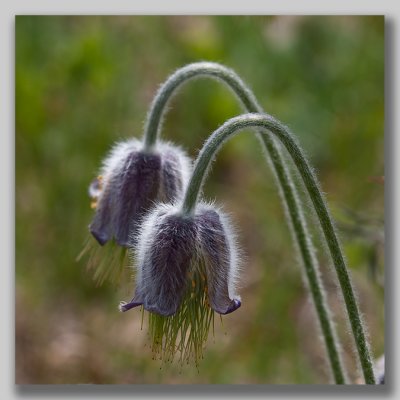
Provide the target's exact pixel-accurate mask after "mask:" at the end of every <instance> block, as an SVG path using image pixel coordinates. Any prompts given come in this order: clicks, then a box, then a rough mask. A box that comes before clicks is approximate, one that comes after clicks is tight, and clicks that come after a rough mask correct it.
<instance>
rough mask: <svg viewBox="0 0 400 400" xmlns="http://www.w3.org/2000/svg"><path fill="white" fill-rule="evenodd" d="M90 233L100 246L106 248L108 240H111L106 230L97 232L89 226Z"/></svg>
mask: <svg viewBox="0 0 400 400" xmlns="http://www.w3.org/2000/svg"><path fill="white" fill-rule="evenodd" d="M89 231H90V233H91V234H92V235H93V237H94V238H95V239H96V240H97V242H98V243H99V244H100V246H104V245H105V244H106V243H107V242H108V240H109V238H110V237H109V235H108V234H107V232H106V230H100V229H99V230H96V229H95V227H93V225H89Z"/></svg>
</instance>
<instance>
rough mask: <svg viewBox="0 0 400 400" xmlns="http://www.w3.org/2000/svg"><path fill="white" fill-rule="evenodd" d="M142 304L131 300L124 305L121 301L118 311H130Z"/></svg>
mask: <svg viewBox="0 0 400 400" xmlns="http://www.w3.org/2000/svg"><path fill="white" fill-rule="evenodd" d="M142 304H143V303H142V302H138V301H134V300H131V301H130V302H129V303H126V302H125V301H121V302H120V303H119V306H118V309H119V311H121V312H125V311H129V310H131V309H132V308H135V307H138V306H141V305H142Z"/></svg>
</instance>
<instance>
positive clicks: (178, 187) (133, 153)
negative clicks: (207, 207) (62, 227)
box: [89, 139, 190, 247]
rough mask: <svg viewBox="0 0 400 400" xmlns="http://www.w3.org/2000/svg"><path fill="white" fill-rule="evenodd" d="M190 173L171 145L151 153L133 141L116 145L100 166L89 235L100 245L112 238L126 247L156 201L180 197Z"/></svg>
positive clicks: (184, 159)
mask: <svg viewBox="0 0 400 400" xmlns="http://www.w3.org/2000/svg"><path fill="white" fill-rule="evenodd" d="M189 170H190V161H189V159H188V157H187V156H186V155H185V153H184V152H183V151H182V150H180V149H179V148H178V147H176V146H173V145H171V144H168V143H162V142H160V143H159V144H158V145H157V148H156V149H155V150H154V151H153V152H151V153H148V152H145V151H144V150H143V149H142V144H141V142H139V141H138V140H136V139H131V140H128V141H126V142H122V143H119V144H117V145H116V146H115V147H114V148H113V150H112V151H111V153H110V155H109V156H108V157H107V158H106V160H105V161H104V163H103V168H102V171H101V176H102V190H101V192H100V194H98V200H97V207H96V212H95V216H94V218H93V221H92V223H91V224H90V227H89V229H90V232H91V233H92V235H93V236H94V237H95V238H96V240H97V241H98V242H99V243H100V244H101V245H104V244H105V243H106V242H107V241H108V240H110V239H112V238H115V240H116V242H117V244H119V245H120V246H124V247H127V246H128V244H129V239H130V235H131V236H132V232H135V231H136V229H137V227H138V224H139V223H140V220H141V218H142V216H143V215H144V214H145V213H146V211H147V210H148V209H149V208H150V207H151V206H152V205H153V203H154V202H155V201H173V200H175V199H176V198H177V197H179V196H180V195H181V193H182V190H183V188H184V186H185V185H186V183H187V179H188V174H189ZM91 186H92V192H93V191H94V190H93V184H92V185H91Z"/></svg>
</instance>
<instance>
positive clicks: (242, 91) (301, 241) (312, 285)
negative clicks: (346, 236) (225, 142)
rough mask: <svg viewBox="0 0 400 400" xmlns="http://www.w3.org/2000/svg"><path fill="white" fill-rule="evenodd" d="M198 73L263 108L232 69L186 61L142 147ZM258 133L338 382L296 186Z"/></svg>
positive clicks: (158, 100) (154, 113)
mask: <svg viewBox="0 0 400 400" xmlns="http://www.w3.org/2000/svg"><path fill="white" fill-rule="evenodd" d="M201 76H204V77H209V78H214V79H217V80H219V81H221V82H223V83H224V84H225V85H227V86H228V87H229V88H230V89H231V90H232V91H233V93H234V94H235V95H236V96H237V97H238V99H239V100H240V102H241V103H242V105H243V107H244V108H245V109H246V110H247V111H248V112H263V110H262V108H261V106H260V105H259V104H258V102H257V100H256V98H255V97H254V95H253V93H252V91H251V90H250V89H249V88H248V87H247V86H246V85H245V83H244V82H243V81H242V80H241V79H240V78H239V77H238V75H237V74H236V73H235V72H234V71H232V70H230V69H228V68H226V67H224V66H222V65H220V64H216V63H209V62H200V63H194V64H189V65H187V66H185V67H183V68H181V69H179V70H178V71H176V72H175V73H174V74H173V75H171V76H170V77H169V78H168V80H167V81H166V82H165V83H164V84H163V85H162V86H161V88H160V89H159V91H158V93H157V95H156V96H155V98H154V100H153V103H152V105H151V107H150V111H149V113H148V115H147V120H146V123H145V129H144V145H145V148H147V149H148V150H150V149H151V148H152V147H153V146H154V144H155V142H156V140H157V138H158V136H159V132H160V130H161V122H162V119H163V115H164V113H165V110H166V109H167V108H166V106H167V103H168V101H169V100H170V98H171V97H172V95H173V94H174V93H175V92H176V91H177V89H178V88H179V87H180V86H181V85H183V84H184V83H186V82H188V81H189V80H191V79H193V78H197V77H201ZM258 137H259V139H260V140H261V143H262V146H263V147H264V148H265V149H266V153H267V155H269V160H268V161H269V162H270V165H271V167H272V170H273V171H274V173H275V176H276V178H277V182H278V185H279V189H280V194H281V196H282V199H283V204H284V206H285V211H286V212H287V217H288V222H289V225H290V226H291V227H292V231H293V235H294V238H295V242H296V244H297V246H298V249H299V251H300V255H301V258H302V261H303V266H304V269H305V273H306V277H307V282H308V286H309V289H310V291H311V295H312V299H313V302H314V306H315V308H316V312H317V316H318V320H319V323H320V327H321V331H322V334H323V337H324V342H325V346H326V349H327V352H328V357H329V360H330V365H331V369H332V372H333V375H334V379H335V382H336V383H339V384H342V383H345V373H344V372H343V371H344V367H343V364H342V361H341V358H340V353H339V348H340V346H339V342H338V339H337V338H336V336H335V334H334V329H333V324H332V322H331V318H330V313H329V307H328V304H327V301H326V296H325V292H324V290H323V287H322V282H321V279H320V277H319V267H318V263H317V260H316V257H315V251H314V248H313V245H312V242H311V239H310V237H311V236H310V234H309V232H308V228H307V225H306V221H305V219H304V216H303V212H302V209H301V207H300V204H299V199H298V195H297V192H296V189H295V187H294V185H293V182H292V180H291V178H290V174H289V172H288V170H287V168H286V166H285V163H284V160H283V157H282V155H281V152H280V149H279V143H277V142H276V141H275V140H274V138H273V137H271V136H269V135H262V134H261V133H260V134H259V135H258Z"/></svg>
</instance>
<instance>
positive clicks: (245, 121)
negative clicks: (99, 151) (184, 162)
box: [182, 114, 375, 384]
mask: <svg viewBox="0 0 400 400" xmlns="http://www.w3.org/2000/svg"><path fill="white" fill-rule="evenodd" d="M246 127H252V128H262V129H263V134H264V135H265V136H269V135H270V133H272V134H273V135H274V136H275V137H276V138H278V139H279V140H280V141H281V143H282V144H283V145H284V146H285V148H286V150H287V151H288V153H289V154H290V156H291V158H292V160H293V162H294V164H295V165H296V167H297V169H298V171H299V173H300V175H301V177H302V179H303V182H304V185H305V187H306V189H307V191H308V194H309V196H310V198H311V200H312V203H313V205H314V208H315V211H316V213H317V216H318V218H319V222H320V224H321V228H322V230H323V232H324V235H325V240H326V242H327V244H328V248H329V250H330V254H331V257H332V259H333V263H334V266H335V270H336V274H337V277H338V280H339V283H340V287H341V290H342V294H343V297H344V301H345V305H346V310H347V315H348V318H349V320H350V325H351V329H352V333H353V336H354V340H355V344H356V348H357V352H358V355H359V358H360V363H361V368H362V370H363V374H364V378H365V382H366V383H368V384H374V383H375V378H374V372H373V366H372V361H371V356H370V350H369V346H368V342H367V339H366V335H365V332H364V327H363V324H362V321H361V316H360V312H359V309H358V305H357V301H356V298H355V295H354V291H353V287H352V284H351V280H350V276H349V272H348V269H347V267H346V263H345V260H344V257H343V254H342V250H341V248H340V244H339V240H338V237H337V235H336V232H335V228H334V224H333V220H332V218H331V216H330V214H329V211H328V207H327V204H326V202H325V200H324V198H323V196H322V194H321V190H320V189H319V185H318V181H317V178H316V177H315V175H314V173H313V171H312V168H311V167H310V164H309V163H308V161H307V158H306V157H305V156H304V153H303V151H302V149H301V148H300V146H299V145H298V144H297V142H296V140H295V138H294V136H293V134H292V133H291V132H290V131H289V129H288V128H287V127H286V126H284V125H283V124H282V123H280V122H279V121H277V120H276V119H274V118H273V117H271V116H269V115H267V114H245V115H242V116H239V117H236V118H232V119H230V120H229V121H227V122H226V123H225V124H224V125H222V126H221V127H220V128H218V129H217V130H216V131H215V132H214V133H213V134H212V135H211V136H210V137H209V138H208V140H207V141H206V143H205V145H204V146H203V148H202V150H201V151H200V153H199V156H198V158H197V160H196V163H195V166H194V171H193V174H192V177H191V179H190V181H189V186H188V187H187V190H186V193H185V197H184V200H183V204H182V212H183V213H184V214H192V213H193V212H194V210H195V207H196V203H197V200H198V198H199V195H200V193H201V190H202V186H203V183H204V180H205V178H206V176H207V173H208V170H209V167H210V164H211V162H212V160H213V158H214V157H215V155H216V153H217V152H218V150H219V149H220V148H221V146H222V144H223V143H224V142H225V141H226V140H227V139H228V138H231V137H233V136H234V134H235V133H237V132H238V131H239V130H241V129H243V128H246Z"/></svg>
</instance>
